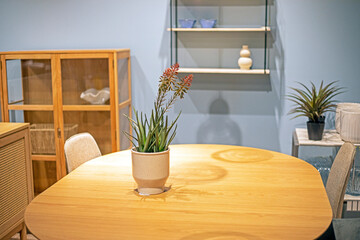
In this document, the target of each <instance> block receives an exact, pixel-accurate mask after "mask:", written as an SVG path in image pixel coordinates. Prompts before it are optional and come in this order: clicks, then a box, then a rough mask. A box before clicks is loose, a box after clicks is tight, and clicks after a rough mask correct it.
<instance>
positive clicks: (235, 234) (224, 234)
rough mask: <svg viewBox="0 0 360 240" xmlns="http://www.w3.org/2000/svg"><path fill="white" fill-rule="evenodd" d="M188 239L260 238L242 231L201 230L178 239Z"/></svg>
mask: <svg viewBox="0 0 360 240" xmlns="http://www.w3.org/2000/svg"><path fill="white" fill-rule="evenodd" d="M190 239H198V240H210V239H229V240H230V239H249V240H251V239H257V240H260V239H262V238H260V237H258V236H254V235H250V234H247V233H242V232H221V231H217V232H203V233H195V234H191V235H188V236H186V237H183V238H181V239H180V240H190Z"/></svg>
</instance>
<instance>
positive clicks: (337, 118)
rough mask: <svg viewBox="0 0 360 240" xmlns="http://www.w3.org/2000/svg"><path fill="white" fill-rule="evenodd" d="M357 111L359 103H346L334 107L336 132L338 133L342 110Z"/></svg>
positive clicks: (359, 106)
mask: <svg viewBox="0 0 360 240" xmlns="http://www.w3.org/2000/svg"><path fill="white" fill-rule="evenodd" d="M353 108H355V109H357V108H360V103H348V102H343V103H338V104H337V106H336V114H335V128H336V132H338V133H340V124H341V118H340V113H341V110H343V109H353Z"/></svg>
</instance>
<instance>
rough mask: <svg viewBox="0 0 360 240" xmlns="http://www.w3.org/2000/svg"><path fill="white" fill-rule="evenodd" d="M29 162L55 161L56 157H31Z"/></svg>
mask: <svg viewBox="0 0 360 240" xmlns="http://www.w3.org/2000/svg"><path fill="white" fill-rule="evenodd" d="M31 160H33V161H50V162H55V161H56V155H34V154H33V155H31Z"/></svg>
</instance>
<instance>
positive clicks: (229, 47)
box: [168, 0, 270, 75]
mask: <svg viewBox="0 0 360 240" xmlns="http://www.w3.org/2000/svg"><path fill="white" fill-rule="evenodd" d="M180 19H192V20H196V23H195V26H194V27H193V28H184V27H182V26H180V25H179V20H180ZM201 19H216V20H217V23H216V25H215V27H214V28H203V27H201V25H200V23H199V22H200V20H201ZM168 31H170V34H171V36H170V41H171V50H170V51H171V57H170V58H171V64H173V63H174V62H178V63H179V64H180V66H181V68H180V69H179V72H180V73H194V74H229V75H236V74H270V70H269V63H268V57H269V56H268V35H269V34H268V33H269V32H270V27H269V2H268V0H255V1H237V0H227V1H212V0H199V1H191V0H170V28H168ZM242 45H249V48H250V50H251V54H252V56H251V58H252V60H253V66H252V68H251V69H250V70H243V69H240V68H239V67H238V59H239V57H240V55H239V53H240V49H241V46H242Z"/></svg>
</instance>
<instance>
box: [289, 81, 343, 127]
mask: <svg viewBox="0 0 360 240" xmlns="http://www.w3.org/2000/svg"><path fill="white" fill-rule="evenodd" d="M336 82H337V81H334V82H331V83H329V84H327V85H324V81H321V84H320V87H319V89H316V87H315V84H314V83H313V82H311V89H310V88H308V87H307V86H305V85H304V84H303V83H300V82H298V84H300V85H301V86H302V87H303V89H299V88H294V87H291V89H292V90H293V91H294V93H291V94H289V95H287V97H288V99H289V100H290V101H292V102H294V103H295V106H294V108H293V109H291V110H290V112H289V114H295V117H294V118H296V117H300V116H305V117H308V118H309V121H310V122H315V123H318V122H324V119H325V117H324V113H325V112H329V111H333V108H334V107H336V104H335V102H336V101H335V100H333V98H334V97H335V96H337V95H339V94H340V93H343V92H342V91H341V90H342V89H343V88H341V87H338V86H335V83H336Z"/></svg>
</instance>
